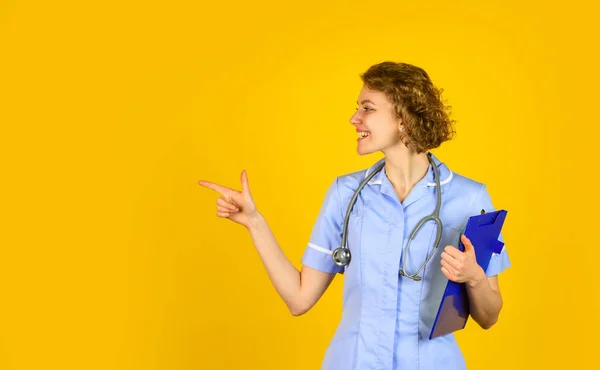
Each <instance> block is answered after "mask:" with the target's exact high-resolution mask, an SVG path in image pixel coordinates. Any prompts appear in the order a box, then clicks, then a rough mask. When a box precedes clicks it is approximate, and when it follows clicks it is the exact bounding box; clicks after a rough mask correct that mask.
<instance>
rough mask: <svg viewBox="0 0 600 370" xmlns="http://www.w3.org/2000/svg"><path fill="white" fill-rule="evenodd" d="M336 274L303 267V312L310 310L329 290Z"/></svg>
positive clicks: (301, 293) (301, 290)
mask: <svg viewBox="0 0 600 370" xmlns="http://www.w3.org/2000/svg"><path fill="white" fill-rule="evenodd" d="M335 275H336V273H328V272H323V271H319V270H316V269H313V268H311V267H308V266H306V265H302V270H301V271H300V297H301V300H302V312H301V313H304V312H306V311H308V310H310V309H311V308H312V307H313V306H314V305H315V303H317V301H318V300H319V299H320V298H321V296H322V295H323V293H325V291H326V290H327V288H328V287H329V285H330V284H331V282H332V281H333V279H334V278H335Z"/></svg>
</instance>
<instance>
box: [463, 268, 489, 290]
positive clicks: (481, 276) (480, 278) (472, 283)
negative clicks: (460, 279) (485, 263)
mask: <svg viewBox="0 0 600 370" xmlns="http://www.w3.org/2000/svg"><path fill="white" fill-rule="evenodd" d="M478 267H479V268H478V269H477V274H475V276H474V277H473V278H472V279H471V280H469V281H467V285H468V286H469V287H470V288H475V287H476V286H478V285H479V284H481V283H482V282H484V281H486V280H487V275H486V274H485V271H483V269H482V268H481V266H478Z"/></svg>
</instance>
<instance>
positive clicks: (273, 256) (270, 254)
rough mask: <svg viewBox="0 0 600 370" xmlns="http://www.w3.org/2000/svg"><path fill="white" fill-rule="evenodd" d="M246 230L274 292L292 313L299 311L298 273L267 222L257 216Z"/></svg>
mask: <svg viewBox="0 0 600 370" xmlns="http://www.w3.org/2000/svg"><path fill="white" fill-rule="evenodd" d="M247 229H248V231H249V232H250V237H251V238H252V242H253V243H254V246H255V247H256V250H257V252H258V255H259V257H260V259H261V261H262V263H263V265H264V267H265V269H266V271H267V275H268V276H269V279H271V283H272V284H273V286H274V287H275V290H277V293H279V295H280V296H281V298H282V299H283V301H284V302H285V304H286V305H287V306H288V308H289V310H290V311H291V312H292V313H294V312H299V311H301V310H302V309H303V307H301V306H302V303H301V298H300V287H301V283H300V272H299V271H298V269H297V268H296V267H295V266H294V265H293V264H292V263H291V262H290V260H289V259H288V258H287V257H286V255H285V254H284V253H283V251H282V250H281V248H280V247H279V244H278V243H277V240H276V239H275V235H273V232H272V231H271V229H270V227H269V225H268V223H267V220H266V219H265V218H264V217H263V216H262V215H261V214H258V215H257V216H256V217H255V218H254V219H253V220H252V222H251V223H250V224H249V225H248V227H247Z"/></svg>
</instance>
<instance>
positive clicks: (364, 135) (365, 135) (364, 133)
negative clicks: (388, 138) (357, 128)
mask: <svg viewBox="0 0 600 370" xmlns="http://www.w3.org/2000/svg"><path fill="white" fill-rule="evenodd" d="M357 134H358V136H360V137H367V136H369V135H370V134H371V133H370V132H357Z"/></svg>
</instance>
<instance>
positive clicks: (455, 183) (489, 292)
mask: <svg viewBox="0 0 600 370" xmlns="http://www.w3.org/2000/svg"><path fill="white" fill-rule="evenodd" d="M361 79H362V81H363V87H362V89H361V91H360V94H359V96H358V101H357V104H358V105H359V107H358V108H357V112H356V113H355V114H354V115H353V116H352V118H351V120H350V123H351V124H352V125H354V126H355V128H356V131H357V133H358V135H359V139H358V144H357V145H358V148H357V151H358V154H359V155H365V154H369V153H373V152H376V151H381V152H382V153H383V154H384V158H382V159H381V160H380V161H378V162H377V163H375V164H374V165H373V166H371V167H370V168H368V169H365V170H362V171H358V172H354V173H350V174H346V175H343V176H339V177H337V178H336V179H335V181H333V183H332V184H331V186H330V187H329V189H328V191H327V193H326V195H325V200H324V202H323V206H322V208H321V210H320V213H319V215H318V218H317V220H316V223H315V225H314V227H313V230H312V234H311V237H310V242H309V243H308V246H307V248H306V250H305V252H304V255H303V257H302V264H303V266H302V269H301V271H300V272H299V271H298V270H297V269H296V268H295V267H294V265H292V263H291V262H290V261H289V260H288V259H287V258H286V256H285V255H284V254H283V252H282V250H281V249H280V248H279V246H278V244H277V242H276V240H275V237H274V236H273V234H272V232H271V230H270V229H269V226H268V225H267V222H266V220H265V219H264V218H263V217H262V215H261V214H260V213H259V212H258V210H257V209H256V205H255V204H254V201H253V199H252V196H251V193H250V188H249V186H248V178H247V175H246V172H245V171H243V172H242V175H241V182H242V191H241V192H238V191H235V190H232V189H228V188H225V187H223V186H220V185H217V184H213V183H210V182H207V181H200V182H199V183H200V184H201V185H203V186H206V187H208V188H210V189H213V190H215V191H218V192H220V193H221V194H222V195H223V196H222V197H221V198H219V199H218V200H217V205H218V206H217V207H218V212H217V216H219V217H224V218H229V219H230V220H232V221H234V222H237V223H239V224H242V225H244V226H245V227H246V228H247V229H248V230H249V232H250V234H251V237H252V241H253V242H254V245H255V246H256V248H257V250H258V253H259V255H260V258H261V260H262V261H263V263H264V266H265V268H266V270H267V273H268V275H269V277H270V279H271V281H272V283H273V285H274V286H275V288H276V290H277V292H278V293H279V294H280V295H281V297H282V298H283V300H284V301H285V303H286V304H287V306H288V307H289V310H290V311H291V313H292V314H293V315H301V314H303V313H305V312H307V311H308V310H309V309H310V308H311V307H313V305H314V304H315V303H316V302H317V301H318V300H319V298H320V297H321V296H322V295H323V293H324V292H325V290H326V289H327V287H328V286H329V285H330V283H331V281H332V280H333V278H334V277H335V276H336V274H337V273H341V274H345V275H344V276H345V277H344V292H343V314H342V319H341V322H340V324H339V326H338V328H337V331H336V333H335V335H334V338H333V340H332V341H331V343H330V345H329V347H328V349H327V351H326V354H325V359H324V361H323V367H322V369H327V370H331V369H336V370H337V369H339V370H348V369H361V370H363V369H465V368H466V365H465V361H464V358H463V355H462V353H461V351H460V349H459V347H458V345H457V342H456V340H455V338H454V335H453V334H447V335H443V336H439V337H436V338H433V339H429V331H428V330H429V329H430V326H428V323H427V322H426V321H427V318H428V315H429V317H430V316H431V312H432V311H431V308H430V307H431V306H428V304H429V303H428V300H431V297H433V296H436V294H438V295H439V289H440V284H432V282H435V281H437V282H439V279H440V277H442V278H444V277H445V278H446V279H449V280H452V281H455V282H460V283H465V285H466V289H467V293H468V297H469V303H470V312H471V317H472V318H473V319H474V320H475V321H476V322H477V323H478V324H479V325H480V326H481V327H482V328H484V329H488V328H490V327H491V326H492V325H494V324H495V323H496V321H497V320H498V316H499V313H500V310H501V308H502V297H501V294H500V288H499V285H498V278H497V275H498V274H499V273H500V272H502V271H503V270H504V269H506V268H507V267H509V265H510V261H509V258H508V255H507V252H506V250H505V249H504V248H503V249H502V251H501V252H500V253H498V254H493V255H492V257H491V260H490V263H489V266H488V268H487V270H486V271H484V270H483V269H482V268H481V267H480V266H479V265H478V264H477V261H476V259H475V252H474V248H473V246H472V245H471V243H470V241H469V240H468V239H467V238H466V237H465V236H464V235H461V230H463V229H464V227H465V225H466V221H467V219H468V218H469V217H470V216H473V215H477V214H479V213H480V212H481V211H482V210H484V211H485V212H490V211H493V210H494V208H493V206H492V203H491V200H490V196H489V193H488V192H487V190H486V187H485V185H484V184H481V183H479V182H476V181H474V180H471V179H468V178H467V177H464V176H461V175H459V174H456V173H453V172H452V171H451V170H450V169H449V168H448V167H447V166H446V165H445V164H444V163H442V162H440V161H439V160H438V159H437V158H436V157H435V156H434V155H433V154H431V153H430V152H429V150H430V149H433V148H437V147H438V146H439V145H440V144H441V143H442V142H444V141H447V140H450V139H451V138H452V135H453V134H454V131H453V128H452V125H453V123H454V121H453V120H451V119H450V118H449V114H448V110H449V107H447V106H445V105H444V104H443V102H442V100H441V90H438V89H437V88H436V87H435V86H434V85H433V84H432V82H431V80H430V78H429V76H428V75H427V73H426V72H425V71H424V70H422V69H421V68H419V67H416V66H413V65H409V64H405V63H393V62H383V63H380V64H376V65H374V66H372V67H370V68H369V69H368V70H367V71H366V73H364V74H362V75H361ZM380 165H381V166H383V167H381V168H380V170H379V171H378V172H377V173H375V174H373V171H374V170H375V169H376V168H379V167H378V166H380ZM434 165H435V168H434ZM436 174H437V175H438V178H437V181H436ZM369 175H372V177H371V178H370V179H369V180H368V182H367V183H366V184H365V185H364V187H363V188H362V189H361V191H360V193H359V195H358V197H357V198H356V203H355V204H354V206H353V207H352V211H351V213H350V216H349V219H348V234H347V247H348V249H349V250H350V251H351V253H352V255H351V260H350V263H349V264H347V265H345V266H344V265H340V264H338V263H335V262H334V259H333V258H332V257H333V256H334V255H335V254H334V253H333V251H334V250H335V249H336V248H338V247H340V246H341V243H342V227H343V224H344V217H345V213H346V210H347V208H348V205H349V203H350V200H351V198H352V196H353V194H354V192H355V191H356V190H357V188H358V187H359V184H360V183H361V182H362V181H363V180H365V179H366V178H367V176H369ZM365 181H367V180H365ZM438 191H441V199H442V203H441V208H440V219H441V221H442V223H443V231H442V234H441V240H440V243H439V247H438V248H434V245H433V244H435V243H434V242H435V239H436V231H437V227H436V225H435V223H433V222H427V223H426V224H425V225H424V226H423V227H422V228H421V229H420V230H419V232H418V233H417V234H416V236H415V238H414V239H413V240H412V241H411V243H410V249H409V252H407V251H406V248H405V247H406V244H407V242H408V239H409V235H410V233H411V231H412V230H414V229H415V227H416V226H417V224H418V222H419V221H420V220H421V219H422V218H423V217H425V216H428V215H430V214H432V213H433V211H434V209H435V208H436V204H437V203H436V202H437V192H438ZM459 239H460V240H461V241H462V242H463V244H464V246H465V249H464V252H463V251H460V250H459V249H457V248H456V246H457V245H458V242H459ZM500 240H502V236H501V237H500ZM429 256H431V258H430V260H429V262H428V263H425V262H426V261H427V260H428V257H429ZM437 303H439V301H438V302H437Z"/></svg>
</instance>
